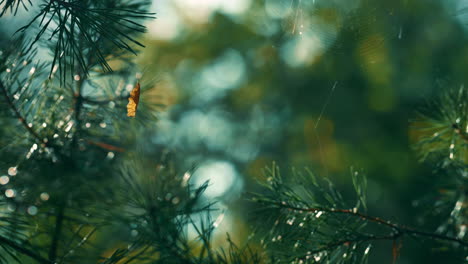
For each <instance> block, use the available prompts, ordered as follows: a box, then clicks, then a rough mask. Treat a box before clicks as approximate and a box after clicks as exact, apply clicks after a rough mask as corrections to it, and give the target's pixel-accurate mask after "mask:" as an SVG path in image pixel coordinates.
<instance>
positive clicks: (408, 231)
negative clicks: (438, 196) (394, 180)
mask: <svg viewBox="0 0 468 264" xmlns="http://www.w3.org/2000/svg"><path fill="white" fill-rule="evenodd" d="M259 202H262V201H261V200H259ZM266 203H267V204H270V205H274V206H276V207H278V208H285V209H288V210H293V211H297V212H312V213H318V212H327V213H332V214H345V215H349V216H353V217H359V218H361V219H363V220H366V221H370V222H374V223H378V224H381V225H384V226H387V227H390V228H392V229H393V230H394V231H395V235H389V236H387V238H388V239H391V240H393V239H395V238H397V237H400V236H405V235H416V236H421V237H427V238H430V239H433V240H443V241H450V242H455V243H457V244H459V245H461V246H463V247H468V241H466V240H462V239H458V238H455V237H451V236H445V235H440V234H436V233H430V232H425V231H420V230H416V229H414V228H410V227H406V226H402V225H399V224H394V223H391V222H390V221H387V220H384V219H382V218H379V217H375V216H370V215H366V214H363V213H360V212H358V211H357V210H349V209H334V208H300V207H296V206H292V205H288V204H287V203H286V204H282V203H270V202H266ZM370 238H373V239H376V238H378V239H380V240H381V239H385V237H369V239H370Z"/></svg>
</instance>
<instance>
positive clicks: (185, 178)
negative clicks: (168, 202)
mask: <svg viewBox="0 0 468 264" xmlns="http://www.w3.org/2000/svg"><path fill="white" fill-rule="evenodd" d="M191 176H192V175H190V173H188V172H186V173H184V176H183V177H182V186H187V183H188V181H189V180H190V177H191Z"/></svg>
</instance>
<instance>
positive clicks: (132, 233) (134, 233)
mask: <svg viewBox="0 0 468 264" xmlns="http://www.w3.org/2000/svg"><path fill="white" fill-rule="evenodd" d="M131 235H132V236H134V237H136V236H138V231H137V230H135V229H133V230H132V232H131Z"/></svg>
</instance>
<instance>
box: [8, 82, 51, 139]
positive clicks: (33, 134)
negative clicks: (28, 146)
mask: <svg viewBox="0 0 468 264" xmlns="http://www.w3.org/2000/svg"><path fill="white" fill-rule="evenodd" d="M0 90H1V91H2V94H3V96H4V97H5V100H6V102H7V104H8V106H9V107H10V108H11V110H13V112H14V114H15V116H16V118H18V120H19V121H20V122H21V124H22V125H23V126H24V128H25V129H26V130H27V131H28V132H29V133H30V134H31V135H32V136H33V137H34V138H36V139H37V140H38V141H39V142H40V143H42V144H44V145H45V146H48V147H49V143H48V141H45V140H44V139H42V138H41V137H40V136H39V134H38V133H37V132H36V131H35V130H34V129H33V128H32V127H30V126H29V125H28V123H27V122H26V119H25V118H24V117H23V116H22V115H21V113H20V112H19V110H18V108H16V106H15V104H14V103H13V100H11V97H10V96H9V95H8V92H7V90H6V87H5V86H4V85H3V83H2V82H1V81H0Z"/></svg>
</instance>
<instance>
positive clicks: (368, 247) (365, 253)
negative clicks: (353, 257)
mask: <svg viewBox="0 0 468 264" xmlns="http://www.w3.org/2000/svg"><path fill="white" fill-rule="evenodd" d="M370 248H371V245H368V246H367V248H366V250H365V251H364V255H367V254H369V251H370Z"/></svg>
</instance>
